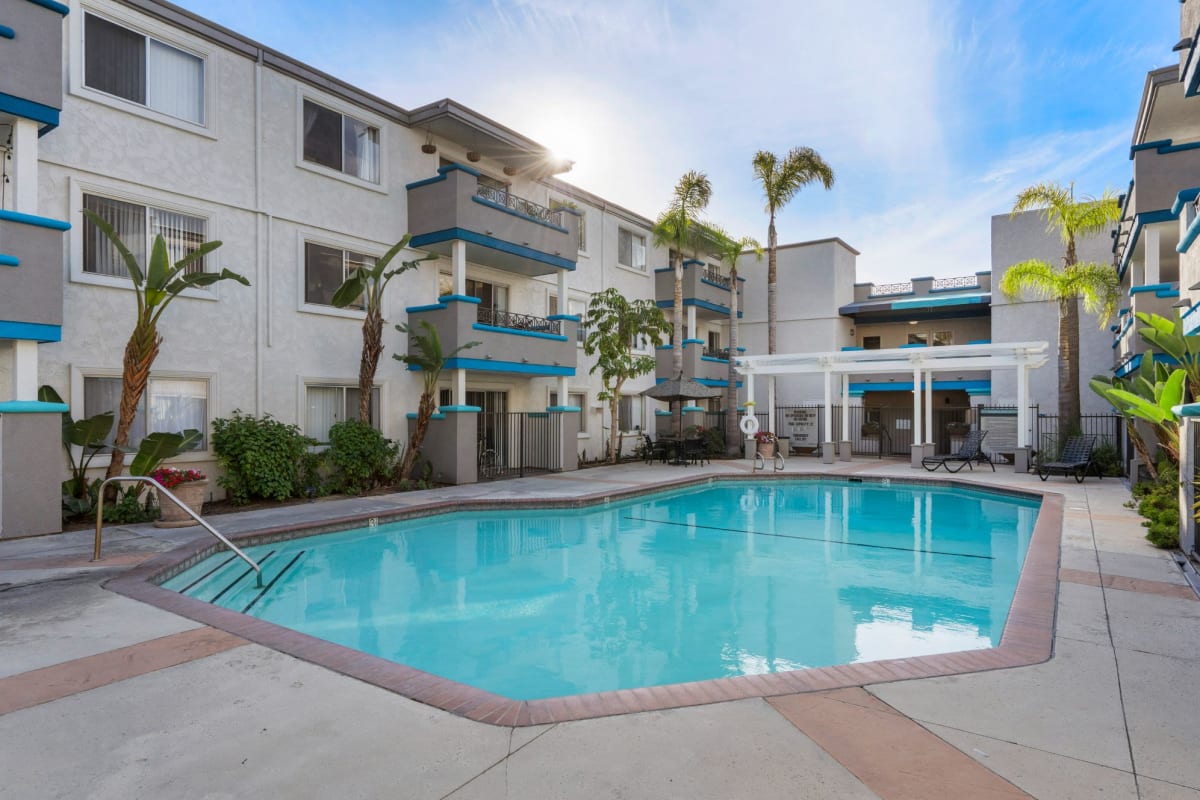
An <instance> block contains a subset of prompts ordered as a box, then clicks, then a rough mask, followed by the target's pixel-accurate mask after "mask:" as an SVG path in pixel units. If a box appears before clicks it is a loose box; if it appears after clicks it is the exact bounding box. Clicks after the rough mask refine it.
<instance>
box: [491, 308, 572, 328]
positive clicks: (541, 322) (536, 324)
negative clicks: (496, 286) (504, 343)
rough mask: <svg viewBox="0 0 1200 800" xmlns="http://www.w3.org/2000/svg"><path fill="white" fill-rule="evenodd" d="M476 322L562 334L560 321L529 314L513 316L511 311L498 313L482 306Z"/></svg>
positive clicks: (498, 326)
mask: <svg viewBox="0 0 1200 800" xmlns="http://www.w3.org/2000/svg"><path fill="white" fill-rule="evenodd" d="M476 320H477V321H478V322H479V324H480V325H491V326H493V327H496V328H512V329H513V330H518V331H535V332H537V333H555V334H559V335H561V334H562V320H557V319H546V318H545V317H535V316H532V315H530V314H514V313H513V312H511V311H499V310H497V309H494V308H484V307H483V306H480V307H479V309H478V311H477V313H476Z"/></svg>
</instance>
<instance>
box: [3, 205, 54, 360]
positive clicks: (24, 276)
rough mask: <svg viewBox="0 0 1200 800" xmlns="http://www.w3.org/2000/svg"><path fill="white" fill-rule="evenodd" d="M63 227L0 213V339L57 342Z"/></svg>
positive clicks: (8, 213) (10, 213) (38, 218)
mask: <svg viewBox="0 0 1200 800" xmlns="http://www.w3.org/2000/svg"><path fill="white" fill-rule="evenodd" d="M69 227H70V225H68V224H67V223H65V222H59V221H57V220H52V219H46V218H44V217H35V216H32V215H29V214H18V213H16V212H13V211H0V339H32V340H36V341H41V342H57V341H59V339H60V338H61V331H62V320H63V278H62V257H63V234H62V232H63V231H65V230H67V229H68V228H69Z"/></svg>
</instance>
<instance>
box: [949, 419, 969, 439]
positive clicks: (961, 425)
mask: <svg viewBox="0 0 1200 800" xmlns="http://www.w3.org/2000/svg"><path fill="white" fill-rule="evenodd" d="M970 432H971V423H969V422H960V421H955V422H947V423H946V433H948V434H950V435H951V436H966V435H967V434H968V433H970Z"/></svg>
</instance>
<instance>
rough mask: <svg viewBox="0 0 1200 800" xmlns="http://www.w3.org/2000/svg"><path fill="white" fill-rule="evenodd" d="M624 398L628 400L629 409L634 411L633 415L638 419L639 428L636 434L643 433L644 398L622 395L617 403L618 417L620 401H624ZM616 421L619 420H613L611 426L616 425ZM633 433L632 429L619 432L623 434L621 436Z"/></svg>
mask: <svg viewBox="0 0 1200 800" xmlns="http://www.w3.org/2000/svg"><path fill="white" fill-rule="evenodd" d="M625 398H629V404H630V408H631V409H633V410H634V411H635V414H634V415H635V416H636V417H638V421H639V424H640V428H639V429H638V432H641V433H645V432H646V398H644V397H642V396H641V395H639V394H630V393H626V394H622V395H621V398H620V400H618V401H617V415H618V416H620V413H621V400H624V399H625ZM618 421H619V420H613V424H614V425H616V424H617V422H618ZM634 432H635V431H634V429H633V428H629V429H628V430H626V429H625V428H622V429H621V430H620V433H623V434H626V433H634Z"/></svg>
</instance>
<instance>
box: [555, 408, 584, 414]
mask: <svg viewBox="0 0 1200 800" xmlns="http://www.w3.org/2000/svg"><path fill="white" fill-rule="evenodd" d="M546 410H547V411H557V412H560V413H576V414H577V413H579V412H580V411H583V409H582V408H580V407H579V406H546Z"/></svg>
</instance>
